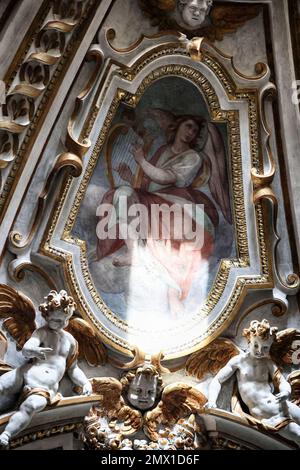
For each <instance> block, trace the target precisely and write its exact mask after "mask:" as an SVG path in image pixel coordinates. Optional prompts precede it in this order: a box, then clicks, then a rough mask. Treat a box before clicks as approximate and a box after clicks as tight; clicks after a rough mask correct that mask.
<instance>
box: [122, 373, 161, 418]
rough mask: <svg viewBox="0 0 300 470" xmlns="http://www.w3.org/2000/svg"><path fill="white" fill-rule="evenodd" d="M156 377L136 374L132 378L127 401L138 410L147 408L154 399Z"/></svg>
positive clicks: (151, 404)
mask: <svg viewBox="0 0 300 470" xmlns="http://www.w3.org/2000/svg"><path fill="white" fill-rule="evenodd" d="M156 392H157V377H155V376H153V375H149V374H143V373H141V374H138V375H136V376H135V377H134V379H133V380H132V382H131V384H130V386H129V390H128V400H129V402H130V403H131V404H132V405H133V406H134V407H136V408H138V409H139V410H148V409H149V408H151V407H152V406H153V405H154V403H155V399H156Z"/></svg>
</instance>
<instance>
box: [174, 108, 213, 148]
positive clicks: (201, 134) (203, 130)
mask: <svg viewBox="0 0 300 470" xmlns="http://www.w3.org/2000/svg"><path fill="white" fill-rule="evenodd" d="M185 121H193V122H194V123H195V124H197V126H198V129H199V130H198V132H197V135H196V137H195V139H194V140H193V141H192V142H190V147H191V148H192V149H193V150H202V148H203V147H204V145H205V144H206V140H207V135H208V128H207V121H206V119H205V118H203V117H201V116H194V115H192V114H184V115H181V116H178V117H176V118H175V121H174V122H173V123H172V124H171V125H170V126H169V128H168V129H167V131H166V136H167V143H168V144H172V143H173V142H174V140H175V137H176V134H177V131H178V129H179V127H180V126H181V124H182V123H184V122H185Z"/></svg>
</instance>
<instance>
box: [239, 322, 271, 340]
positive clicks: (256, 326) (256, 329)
mask: <svg viewBox="0 0 300 470" xmlns="http://www.w3.org/2000/svg"><path fill="white" fill-rule="evenodd" d="M277 331H278V328H276V327H271V326H270V323H269V322H268V320H263V321H261V322H259V321H258V320H253V321H252V322H251V323H250V327H249V328H245V329H244V331H243V336H245V338H247V341H248V343H250V339H251V336H258V337H259V338H261V339H263V340H268V339H270V338H274V340H275V339H276V333H277Z"/></svg>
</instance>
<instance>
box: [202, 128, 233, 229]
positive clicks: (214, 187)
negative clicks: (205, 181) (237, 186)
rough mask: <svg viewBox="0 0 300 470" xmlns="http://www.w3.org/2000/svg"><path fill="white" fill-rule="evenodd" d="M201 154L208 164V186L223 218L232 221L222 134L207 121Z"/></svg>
mask: <svg viewBox="0 0 300 470" xmlns="http://www.w3.org/2000/svg"><path fill="white" fill-rule="evenodd" d="M202 154H203V155H204V158H205V160H206V162H207V163H208V164H209V166H210V178H209V188H210V191H211V194H212V196H213V197H214V199H215V201H216V202H217V204H218V205H219V207H220V209H221V211H222V213H223V215H224V217H225V219H226V220H227V222H229V223H230V224H231V223H232V218H231V208H230V197H229V190H228V178H227V170H226V155H225V148H224V142H223V139H222V136H221V134H220V132H219V130H218V128H217V126H216V125H215V124H213V123H208V138H207V141H206V144H205V147H204V149H203V150H202Z"/></svg>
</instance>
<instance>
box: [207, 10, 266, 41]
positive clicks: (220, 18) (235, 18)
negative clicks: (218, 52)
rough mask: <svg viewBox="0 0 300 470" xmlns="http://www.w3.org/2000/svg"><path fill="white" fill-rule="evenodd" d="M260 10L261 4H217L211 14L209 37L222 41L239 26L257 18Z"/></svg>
mask: <svg viewBox="0 0 300 470" xmlns="http://www.w3.org/2000/svg"><path fill="white" fill-rule="evenodd" d="M260 12H261V7H260V5H232V4H231V5H224V4H223V5H218V4H215V5H214V6H213V8H212V11H211V14H210V18H211V22H212V26H211V28H210V31H209V32H208V34H207V37H208V38H209V39H210V40H213V41H214V40H217V41H221V40H222V39H223V38H224V36H225V35H226V34H232V33H235V32H236V31H237V30H238V28H240V27H241V26H243V25H244V24H245V23H246V22H247V21H249V20H252V19H253V18H255V17H256V16H257V15H258V14H259V13H260ZM207 29H209V27H208V28H207Z"/></svg>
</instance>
